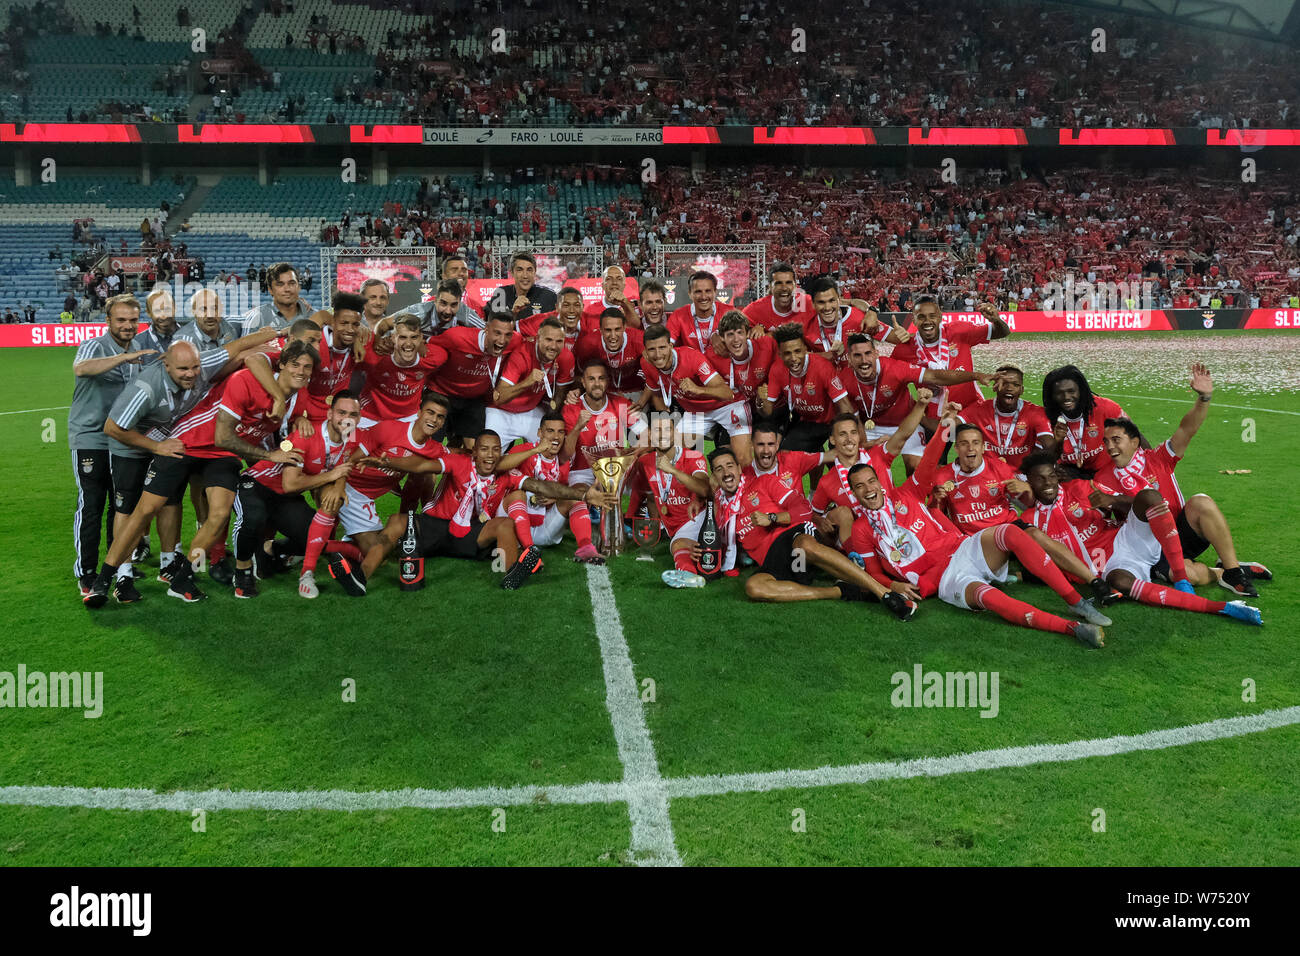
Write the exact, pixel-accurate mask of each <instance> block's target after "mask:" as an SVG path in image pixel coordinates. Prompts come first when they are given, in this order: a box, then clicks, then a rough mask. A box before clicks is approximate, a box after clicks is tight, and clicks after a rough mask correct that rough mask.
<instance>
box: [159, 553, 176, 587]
mask: <svg viewBox="0 0 1300 956" xmlns="http://www.w3.org/2000/svg"><path fill="white" fill-rule="evenodd" d="M179 560H180V559H179V558H177V559H175V560H173V561H172V563H171V564H169V565H167V566H166V567H162V568H159V569H158V583H159V584H168V585H169V584H171V583H172V578H173V577H175V576H176V561H179Z"/></svg>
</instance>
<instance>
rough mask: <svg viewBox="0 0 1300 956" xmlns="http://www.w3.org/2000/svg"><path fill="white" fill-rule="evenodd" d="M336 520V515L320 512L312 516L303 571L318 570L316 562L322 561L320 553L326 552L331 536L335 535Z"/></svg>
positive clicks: (308, 528) (303, 557)
mask: <svg viewBox="0 0 1300 956" xmlns="http://www.w3.org/2000/svg"><path fill="white" fill-rule="evenodd" d="M336 520H337V519H336V518H335V516H334V515H327V514H325V513H323V512H320V511H318V512H316V513H315V514H314V515H312V518H311V524H310V525H308V526H307V549H306V551H305V552H304V553H303V556H302V570H303V571H315V570H316V562H317V561H319V560H320V553H321V552H322V551H324V550H325V546H326V544H327V543H328V542H329V539H330V535H332V534H333V533H334V523H335V521H336Z"/></svg>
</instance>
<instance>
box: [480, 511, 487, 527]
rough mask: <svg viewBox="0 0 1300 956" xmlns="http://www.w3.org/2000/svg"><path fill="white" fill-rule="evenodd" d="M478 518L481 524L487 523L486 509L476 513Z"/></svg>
mask: <svg viewBox="0 0 1300 956" xmlns="http://www.w3.org/2000/svg"><path fill="white" fill-rule="evenodd" d="M478 520H479V521H481V522H482V523H483V524H487V523H488V513H487V512H486V511H480V512H479V513H478Z"/></svg>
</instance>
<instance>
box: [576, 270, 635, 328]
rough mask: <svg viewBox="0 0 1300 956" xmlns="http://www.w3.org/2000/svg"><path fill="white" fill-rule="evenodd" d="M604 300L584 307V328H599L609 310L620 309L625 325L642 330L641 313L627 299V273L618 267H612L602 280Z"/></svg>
mask: <svg viewBox="0 0 1300 956" xmlns="http://www.w3.org/2000/svg"><path fill="white" fill-rule="evenodd" d="M600 282H601V285H602V286H603V288H602V298H601V300H600V301H598V302H593V303H591V304H590V305H587V306H584V307H583V309H582V327H583V328H584V329H588V328H598V327H599V326H600V317H601V316H602V315H603V314H604V313H605V312H606V310H608V309H618V310H619V311H620V312H622V313H623V321H624V323H625V324H626V325H627V326H628V327H630V328H633V329H639V328H641V313H639V312H637V310H636V309H635V308H634V307H633V305H632V302H631V300H630V299H628V297H627V273H626V272H624V271H623V270H622V269H620V268H619V267H618V266H610V267H609V268H608V269H606V270H605V275H604V276H603V277H602V278H601V280H600Z"/></svg>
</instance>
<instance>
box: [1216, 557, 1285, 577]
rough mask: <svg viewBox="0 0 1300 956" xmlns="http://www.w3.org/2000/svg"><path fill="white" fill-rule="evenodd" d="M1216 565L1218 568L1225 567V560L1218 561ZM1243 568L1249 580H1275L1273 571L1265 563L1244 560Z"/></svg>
mask: <svg viewBox="0 0 1300 956" xmlns="http://www.w3.org/2000/svg"><path fill="white" fill-rule="evenodd" d="M1214 566H1215V567H1216V568H1221V567H1223V562H1222V561H1217V562H1215V565H1214ZM1241 570H1242V571H1243V572H1245V575H1246V580H1247V581H1272V580H1273V572H1272V571H1270V570H1269V569H1268V568H1266V567H1264V565H1262V564H1260V563H1259V562H1258V561H1243V562H1242V564H1241Z"/></svg>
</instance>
